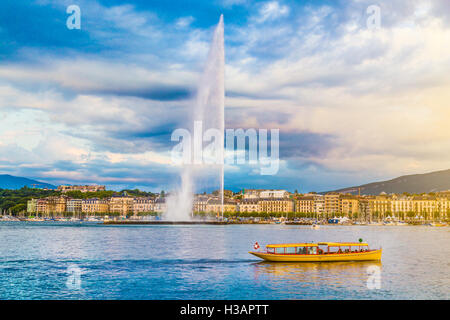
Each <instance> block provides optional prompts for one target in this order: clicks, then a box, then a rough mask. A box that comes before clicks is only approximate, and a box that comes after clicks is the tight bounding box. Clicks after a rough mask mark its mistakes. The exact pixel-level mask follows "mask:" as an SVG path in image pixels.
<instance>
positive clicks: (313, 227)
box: [311, 223, 320, 230]
mask: <svg viewBox="0 0 450 320" xmlns="http://www.w3.org/2000/svg"><path fill="white" fill-rule="evenodd" d="M311 229H313V230H317V229H320V226H319V225H318V224H315V223H314V224H313V225H312V226H311Z"/></svg>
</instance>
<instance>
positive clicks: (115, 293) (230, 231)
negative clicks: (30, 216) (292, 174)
mask: <svg viewBox="0 0 450 320" xmlns="http://www.w3.org/2000/svg"><path fill="white" fill-rule="evenodd" d="M359 238H362V239H363V240H364V241H365V242H368V243H369V244H370V245H371V247H374V248H375V247H380V246H381V247H382V248H383V258H382V261H381V262H359V263H354V262H348V263H347V262H346V263H305V264H300V263H267V262H266V263H263V262H259V260H258V259H257V258H256V257H254V256H252V255H250V254H248V253H247V252H248V251H250V250H252V247H253V244H254V243H255V241H258V242H259V243H260V244H261V245H265V244H268V243H285V242H310V241H314V242H316V241H358V239H359ZM377 270H378V271H379V272H377ZM373 272H374V273H373ZM370 273H372V274H370ZM374 277H375V278H374ZM374 279H375V280H377V279H378V280H379V282H376V281H375V282H373V281H371V280H374ZM368 280H369V281H368ZM0 298H1V299H449V298H450V228H448V227H443V228H433V227H425V226H421V227H419V226H406V227H403V226H402V227H391V226H379V227H377V226H370V227H369V226H322V227H321V228H320V229H319V230H312V229H310V228H309V227H307V226H286V225H229V226H210V225H208V226H204V225H203V226H202V225H184V226H108V225H93V224H82V223H78V224H73V223H72V224H71V223H58V222H55V223H48V222H46V223H39V222H35V223H33V222H1V223H0Z"/></svg>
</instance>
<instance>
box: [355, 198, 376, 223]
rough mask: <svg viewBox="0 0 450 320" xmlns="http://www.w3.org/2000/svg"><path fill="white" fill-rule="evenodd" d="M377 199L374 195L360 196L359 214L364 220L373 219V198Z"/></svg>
mask: <svg viewBox="0 0 450 320" xmlns="http://www.w3.org/2000/svg"><path fill="white" fill-rule="evenodd" d="M373 199H375V197H373V196H366V197H360V198H359V214H360V219H361V220H363V221H372V219H373V217H372V205H371V200H373Z"/></svg>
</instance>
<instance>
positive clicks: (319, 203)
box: [313, 194, 325, 216]
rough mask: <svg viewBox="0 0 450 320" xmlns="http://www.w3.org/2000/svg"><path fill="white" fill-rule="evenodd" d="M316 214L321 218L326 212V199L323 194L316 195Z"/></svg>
mask: <svg viewBox="0 0 450 320" xmlns="http://www.w3.org/2000/svg"><path fill="white" fill-rule="evenodd" d="M313 197H314V213H317V215H319V216H321V215H322V214H323V213H324V211H325V199H324V196H323V195H321V194H314V195H313Z"/></svg>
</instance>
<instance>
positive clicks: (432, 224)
mask: <svg viewBox="0 0 450 320" xmlns="http://www.w3.org/2000/svg"><path fill="white" fill-rule="evenodd" d="M430 226H432V227H446V226H447V224H446V223H439V222H432V223H430Z"/></svg>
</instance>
